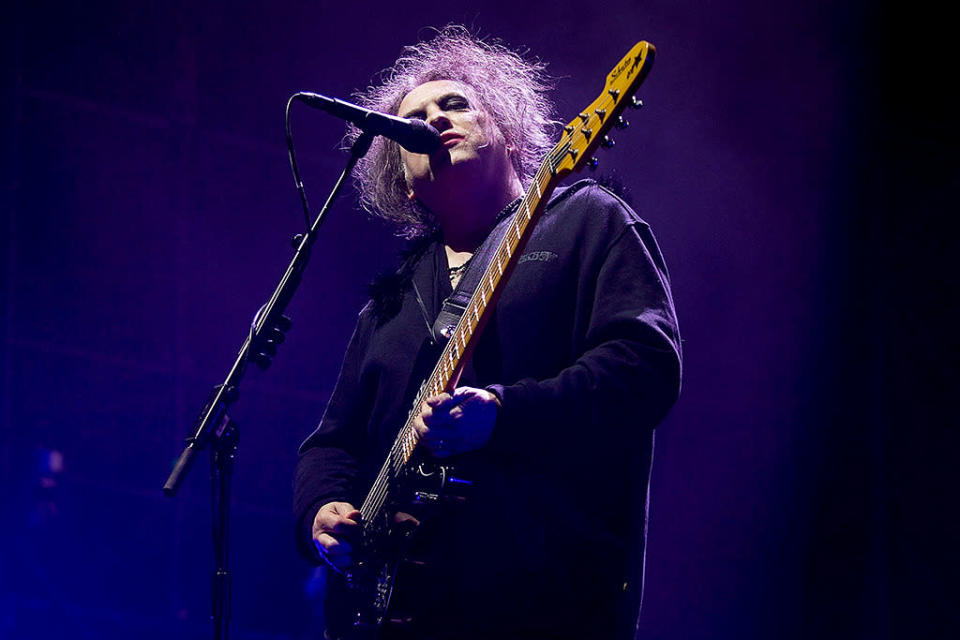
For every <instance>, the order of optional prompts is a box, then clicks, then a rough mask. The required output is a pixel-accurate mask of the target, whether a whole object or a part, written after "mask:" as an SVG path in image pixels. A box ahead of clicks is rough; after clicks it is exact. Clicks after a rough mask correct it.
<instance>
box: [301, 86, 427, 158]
mask: <svg viewBox="0 0 960 640" xmlns="http://www.w3.org/2000/svg"><path fill="white" fill-rule="evenodd" d="M297 96H299V97H300V99H301V100H303V102H305V103H307V104H308V105H309V106H311V107H313V108H315V109H320V110H322V111H326V112H327V113H329V114H331V115H334V116H337V117H338V118H342V119H343V120H346V121H348V122H352V123H353V124H354V125H356V126H357V127H359V128H360V129H361V130H363V131H366V132H367V133H371V134H373V135H377V136H385V137H387V138H390V139H391V140H393V141H395V142H397V143H399V144H400V146H402V147H403V148H404V149H406V150H407V151H409V152H411V153H430V152H432V151H433V150H434V149H436V148H438V147H439V146H440V132H439V131H437V130H436V129H435V128H434V127H433V126H431V125H429V124H427V123H426V122H424V121H423V120H417V119H415V118H412V119H408V118H401V117H400V116H391V115H388V114H386V113H380V112H379V111H371V110H370V109H364V108H363V107H358V106H357V105H355V104H351V103H349V102H346V101H344V100H338V99H337V98H328V97H327V96H325V95H321V94H319V93H311V92H309V91H301V92H299V93H297Z"/></svg>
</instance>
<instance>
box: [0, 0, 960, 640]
mask: <svg viewBox="0 0 960 640" xmlns="http://www.w3.org/2000/svg"><path fill="white" fill-rule="evenodd" d="M868 4H869V5H870V6H871V7H873V8H872V9H870V10H869V11H868V10H867V5H868ZM4 12H5V13H3V14H0V18H2V19H0V42H2V45H0V46H2V51H3V55H2V57H0V59H2V60H3V66H2V73H3V76H2V91H3V101H2V111H0V117H2V122H3V127H2V128H0V131H2V135H3V138H2V139H0V143H2V146H0V149H2V151H3V154H2V161H0V162H2V164H0V168H2V169H3V173H2V180H3V182H2V185H3V188H2V191H0V207H2V210H3V213H4V222H3V233H4V234H5V237H4V240H3V242H2V243H0V246H2V248H3V249H2V250H3V251H4V254H3V256H2V258H3V259H2V261H0V265H2V266H0V269H2V277H3V279H2V282H3V285H4V286H3V289H2V292H3V293H2V295H3V298H2V300H0V302H2V308H3V314H2V318H3V319H2V325H0V326H2V331H3V335H2V342H0V344H2V349H3V352H2V356H3V361H2V376H3V378H2V387H0V394H2V395H0V405H2V415H0V452H2V457H0V481H2V489H3V493H2V495H3V503H2V507H3V512H2V513H3V516H2V521H3V525H2V528H0V531H2V533H0V579H2V582H0V636H2V637H4V638H11V639H13V638H16V639H21V638H23V639H28V638H54V637H69V638H73V639H81V638H106V639H112V638H126V637H137V638H150V639H152V638H158V639H159V638H194V637H197V638H202V637H207V636H208V635H209V623H208V621H207V616H208V615H209V602H208V598H209V577H208V573H209V565H210V545H209V524H208V512H209V492H208V482H207V472H208V463H207V461H206V460H205V459H201V460H200V461H199V464H198V465H197V466H196V467H195V468H194V471H193V473H192V475H191V477H190V478H189V480H188V482H187V485H186V486H185V488H184V490H183V491H182V493H181V495H180V496H179V497H178V498H177V499H175V500H170V499H167V498H165V497H164V496H163V495H162V494H161V492H160V486H161V485H162V483H163V481H164V479H165V477H166V474H167V472H168V470H169V468H170V465H171V463H172V461H173V459H174V458H175V456H176V455H177V454H178V453H179V451H180V449H181V446H182V438H183V436H184V435H185V434H186V433H187V430H188V428H189V426H190V424H191V423H192V421H193V418H194V416H195V415H196V413H197V411H198V410H199V408H200V405H201V404H202V402H203V399H204V397H205V396H206V394H207V391H208V389H209V388H210V386H212V385H213V384H215V383H217V382H220V381H221V380H222V378H223V376H224V374H225V372H226V367H227V365H228V363H229V362H231V361H232V358H233V356H234V354H235V352H236V348H237V346H238V345H239V344H240V342H241V340H242V338H243V336H244V332H245V326H246V324H247V323H248V322H249V320H250V318H251V316H252V314H253V313H254V311H255V310H256V308H257V307H258V306H259V305H260V304H261V303H262V302H263V301H264V299H265V298H266V296H267V295H268V293H269V292H270V291H271V289H272V287H273V285H274V283H275V282H276V280H277V279H278V277H279V275H280V273H281V272H282V270H283V269H284V267H285V265H286V263H287V261H288V259H289V257H290V255H291V251H290V249H289V238H290V236H291V235H292V234H293V233H296V232H298V231H300V230H301V228H302V214H301V212H300V210H299V204H298V199H297V196H296V193H295V190H294V188H293V185H292V180H291V178H290V175H289V168H288V165H287V160H286V155H285V148H284V145H283V137H282V124H283V119H282V116H283V105H284V102H285V100H286V98H287V97H288V96H289V95H290V94H291V93H293V92H294V91H296V90H300V89H312V90H316V91H321V92H323V93H327V94H330V95H335V96H344V97H346V96H347V95H348V94H349V93H350V92H351V91H352V90H353V89H355V88H357V87H359V86H362V85H364V84H366V82H367V81H368V80H369V79H370V78H371V76H372V75H373V74H374V73H375V72H376V71H378V70H379V69H381V68H383V67H385V66H387V65H388V64H390V63H391V62H392V61H393V60H394V58H395V57H396V55H397V53H398V52H399V49H400V47H401V46H402V45H403V44H407V43H409V42H411V41H413V40H414V39H415V38H416V37H417V34H418V33H419V30H420V29H421V28H422V27H424V26H425V25H442V24H444V23H445V22H448V21H459V22H465V23H468V24H472V25H476V26H477V27H478V28H480V29H481V30H482V31H483V32H484V33H492V34H494V35H497V36H499V37H502V38H503V39H504V40H506V41H507V42H508V43H511V44H514V45H526V46H528V47H529V48H530V50H531V52H532V53H533V54H536V55H538V56H540V57H542V58H544V59H545V60H547V61H549V62H550V70H551V72H552V73H553V74H554V75H556V76H559V77H560V78H561V80H560V82H559V86H558V90H557V92H556V98H557V101H558V105H559V112H560V114H561V118H562V119H565V120H566V119H570V118H571V117H572V116H573V114H574V113H575V112H576V111H577V110H578V109H579V108H580V106H582V105H585V104H587V103H589V102H590V101H592V100H593V98H594V97H595V96H596V95H597V94H598V93H599V92H600V90H601V89H602V79H603V77H604V75H605V74H606V72H607V71H608V70H609V68H610V67H612V65H613V64H614V63H615V62H616V61H617V60H618V59H619V58H620V56H621V55H622V54H623V53H624V52H625V51H626V50H627V49H628V48H629V47H630V46H631V45H632V44H633V43H634V42H635V41H636V40H638V39H641V38H642V39H646V40H649V41H651V42H653V43H654V44H656V46H657V48H658V55H657V61H656V64H655V66H654V69H653V72H652V74H651V76H650V77H649V78H648V80H647V82H646V84H645V85H644V86H643V87H642V88H641V91H640V95H641V97H642V98H643V99H644V101H645V102H646V103H647V105H648V106H647V108H645V109H644V110H643V111H641V112H640V113H638V114H635V115H633V116H631V119H632V124H633V126H632V127H631V128H630V129H628V130H627V131H624V132H622V133H618V135H617V141H618V145H617V147H616V148H615V149H614V150H613V151H611V152H608V153H605V154H604V155H603V156H602V164H601V170H602V172H604V173H606V174H608V175H612V176H614V177H615V178H617V179H619V180H621V181H622V182H624V183H625V184H626V185H627V186H628V187H629V188H630V190H631V192H632V196H633V199H634V202H635V204H636V206H637V208H638V210H639V211H640V212H641V215H643V216H644V217H645V218H646V219H647V220H648V221H649V222H650V223H651V224H652V226H653V228H654V230H655V232H656V233H657V237H658V239H659V241H660V244H661V247H662V249H663V251H664V253H665V255H666V258H667V262H668V264H669V266H670V269H671V274H672V278H673V287H674V295H675V298H676V303H677V307H678V311H679V314H680V320H681V328H682V332H683V335H684V339H685V356H686V359H685V379H684V390H683V394H682V397H681V400H680V402H679V403H678V405H677V406H676V408H675V410H674V411H673V413H672V414H671V416H670V417H669V418H668V420H667V421H666V423H665V424H664V425H663V426H662V428H661V429H660V430H659V432H658V437H657V445H658V446H657V459H656V464H655V468H654V472H653V485H652V519H651V524H650V538H649V554H648V559H649V563H648V572H647V595H646V601H645V608H644V613H643V617H642V624H641V629H642V631H643V635H642V637H645V638H662V639H673V638H677V639H680V638H684V639H689V638H741V639H746V638H773V637H777V638H810V637H862V638H892V637H927V638H933V637H941V636H942V637H946V635H947V631H946V630H947V629H950V628H951V627H952V628H956V624H957V613H956V611H957V607H956V606H955V604H954V602H953V600H952V599H951V598H950V597H949V595H948V593H949V592H948V589H947V580H946V578H945V577H944V576H945V575H947V573H948V572H949V568H950V567H951V566H955V563H956V559H957V552H956V550H955V548H954V545H953V542H954V541H955V540H956V539H957V535H958V528H957V525H956V520H957V518H956V516H955V515H954V512H955V511H956V507H957V498H956V496H955V492H954V490H953V488H954V487H955V486H956V478H955V476H954V470H955V466H954V465H953V464H952V459H953V454H952V450H953V449H954V448H955V446H956V442H957V437H956V435H955V426H956V422H957V421H956V418H955V415H954V412H953V411H951V410H949V407H948V404H949V400H950V399H951V398H952V396H953V395H955V392H954V390H953V383H954V381H955V380H956V375H955V373H954V366H953V360H952V359H951V358H952V355H953V354H954V353H955V346H956V338H955V335H956V330H955V328H954V326H953V323H954V322H955V318H956V317H957V314H956V311H957V303H956V276H955V271H956V270H955V268H953V267H952V264H951V262H950V261H949V256H950V255H951V254H953V253H955V249H954V248H953V246H952V245H953V242H952V240H953V236H951V235H950V234H948V233H947V232H946V231H945V230H944V229H943V228H941V225H942V222H943V221H944V220H945V219H946V218H947V217H948V216H950V215H951V214H955V213H956V209H957V206H956V203H957V197H956V194H957V192H958V182H960V180H958V171H957V157H958V154H957V148H958V144H957V143H958V139H960V135H958V126H957V122H956V113H957V109H956V103H955V102H953V103H951V102H949V101H948V100H947V99H946V98H945V95H944V94H943V91H942V89H941V87H942V86H944V85H948V86H949V85H950V84H955V78H956V72H955V70H953V71H952V72H950V73H947V72H946V70H947V68H948V67H947V65H946V64H944V62H943V61H944V60H945V59H946V58H947V55H946V54H947V53H948V44H949V42H950V40H949V39H948V38H947V36H948V34H947V33H946V27H945V26H939V25H945V24H946V21H945V19H944V18H943V17H938V16H937V15H936V14H931V13H928V12H923V11H920V9H919V8H916V13H915V15H916V16H917V17H916V18H911V16H910V15H908V14H906V13H904V14H902V15H890V14H889V12H888V11H885V10H883V9H882V8H881V7H877V6H876V5H874V4H873V3H866V2H853V3H832V2H827V1H822V0H816V1H812V2H803V1H801V0H785V1H784V2H780V3H769V2H760V1H759V0H747V1H744V2H739V3H721V2H706V1H701V2H696V1H694V0H680V1H679V2H664V1H651V2H627V1H622V0H621V1H612V2H604V3H583V2H567V1H560V2H543V1H541V0H535V1H531V2H501V1H493V2H488V3H483V4H477V5H472V6H469V7H462V6H461V5H458V4H457V3H451V2H444V3H419V4H415V5H397V4H395V3H384V2H379V3H373V4H371V3H346V8H344V7H340V6H334V5H332V3H329V4H328V3H321V2H312V3H311V2H298V3H290V4H289V6H286V7H281V6H280V5H279V3H269V2H239V3H237V2H207V3H193V2H186V1H184V0H176V1H174V2H159V1H157V2H130V3H110V2H44V1H36V2H29V3H27V2H14V3H12V4H11V5H10V6H8V7H7V8H6V9H4ZM951 77H952V79H951ZM293 118H294V130H295V136H296V140H297V143H298V150H299V152H300V156H301V163H302V169H303V173H304V178H305V181H306V186H307V190H308V195H310V196H311V202H312V204H313V205H314V207H316V206H318V205H319V204H320V202H321V201H322V198H323V196H324V194H325V192H326V190H327V189H328V188H329V185H331V184H332V181H333V179H334V177H335V175H336V173H337V172H338V171H339V169H340V167H341V166H342V163H343V157H342V154H340V153H339V152H337V151H336V148H337V145H338V142H339V138H340V136H341V134H342V127H341V126H340V125H339V124H338V123H337V122H336V121H333V120H332V119H330V118H328V117H326V116H324V115H322V114H318V113H315V112H309V111H307V110H306V109H303V108H295V111H294V115H293ZM398 247H399V243H398V242H397V241H396V240H395V239H394V238H392V237H391V236H390V234H389V231H388V230H387V229H386V228H385V227H384V226H383V225H381V224H379V223H376V222H374V221H371V220H370V219H368V218H366V217H365V216H363V215H362V214H360V213H358V212H356V211H355V210H354V209H353V208H352V207H351V205H350V203H349V201H348V200H344V201H342V202H341V203H340V204H339V205H338V206H337V207H336V208H335V209H334V211H333V212H332V214H331V218H330V219H329V222H328V223H327V224H326V225H325V227H324V229H323V234H322V237H321V239H320V241H319V243H318V246H317V249H316V251H315V252H314V256H313V259H312V262H311V264H310V267H309V269H308V272H307V275H306V277H305V279H304V284H303V286H302V289H301V291H300V292H299V295H298V296H297V298H296V299H295V301H294V302H293V304H292V305H291V308H290V315H292V316H293V318H294V323H295V324H294V328H293V330H292V331H291V332H290V334H289V340H288V342H287V343H286V344H285V345H284V346H283V347H282V349H281V352H280V354H279V356H278V357H277V358H276V361H275V364H274V366H273V367H272V368H271V370H270V371H269V372H268V373H267V374H261V373H260V372H258V371H256V370H253V371H252V372H251V373H250V374H249V375H248V376H247V378H246V379H245V380H244V383H243V387H242V398H241V402H240V403H238V404H237V405H236V407H235V409H234V411H233V412H232V415H233V417H234V418H235V419H236V420H237V421H238V423H239V425H240V429H241V444H240V457H239V462H238V469H237V478H236V484H235V487H234V512H233V513H234V520H233V529H232V534H233V535H232V564H233V569H234V573H235V593H234V601H233V602H234V618H233V625H232V630H233V632H234V633H233V636H234V637H235V638H258V639H265V638H304V637H309V634H310V633H311V632H312V629H313V626H314V625H315V624H316V621H315V620H312V618H311V612H310V606H311V605H310V603H309V598H308V595H307V592H306V585H308V581H307V579H308V577H309V574H310V570H309V568H308V567H307V566H306V564H305V563H304V562H302V561H301V560H299V559H298V557H297V556H296V555H295V553H294V550H293V545H292V527H291V517H290V513H289V512H290V501H291V498H290V489H289V485H290V476H291V470H292V467H293V464H294V460H295V451H296V447H297V444H298V443H299V441H300V440H301V439H302V438H303V437H304V436H305V435H306V434H307V433H309V431H310V430H311V429H312V428H313V426H314V425H315V423H316V421H317V420H318V418H319V416H320V415H321V413H322V410H323V407H324V404H325V402H326V400H327V398H328V396H329V393H330V390H331V387H332V385H333V383H334V381H335V377H336V374H337V371H338V368H339V363H340V358H341V356H342V352H343V349H344V347H345V345H346V341H347V339H348V337H349V334H350V331H351V329H352V326H353V322H354V319H355V317H356V313H357V311H358V310H359V308H360V306H361V305H362V304H363V301H364V299H365V295H366V292H365V284H366V283H367V282H368V281H369V280H370V279H371V278H372V276H373V275H374V274H375V273H377V272H378V271H380V270H382V269H384V268H386V267H388V266H389V265H391V264H393V263H394V261H395V254H396V251H397V249H398ZM53 451H55V452H59V454H60V455H62V459H63V468H62V471H59V472H53V471H51V470H50V468H49V467H50V461H51V455H53V456H54V457H56V454H51V453H50V452H53ZM587 471H588V474H587V475H585V478H584V481H585V482H589V473H603V470H602V468H599V469H588V470H587ZM505 579H509V577H508V576H505ZM585 588H589V586H588V585H586V586H585Z"/></svg>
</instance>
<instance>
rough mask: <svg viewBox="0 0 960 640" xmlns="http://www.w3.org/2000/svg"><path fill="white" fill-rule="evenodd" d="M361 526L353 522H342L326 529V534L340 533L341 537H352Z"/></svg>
mask: <svg viewBox="0 0 960 640" xmlns="http://www.w3.org/2000/svg"><path fill="white" fill-rule="evenodd" d="M359 526H360V525H359V524H357V523H356V522H354V521H353V520H341V521H340V522H337V523H336V524H334V525H333V526H332V527H329V528H326V529H324V530H323V531H324V533H339V534H341V535H350V534H354V533H356V532H357V528H358V527H359Z"/></svg>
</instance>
